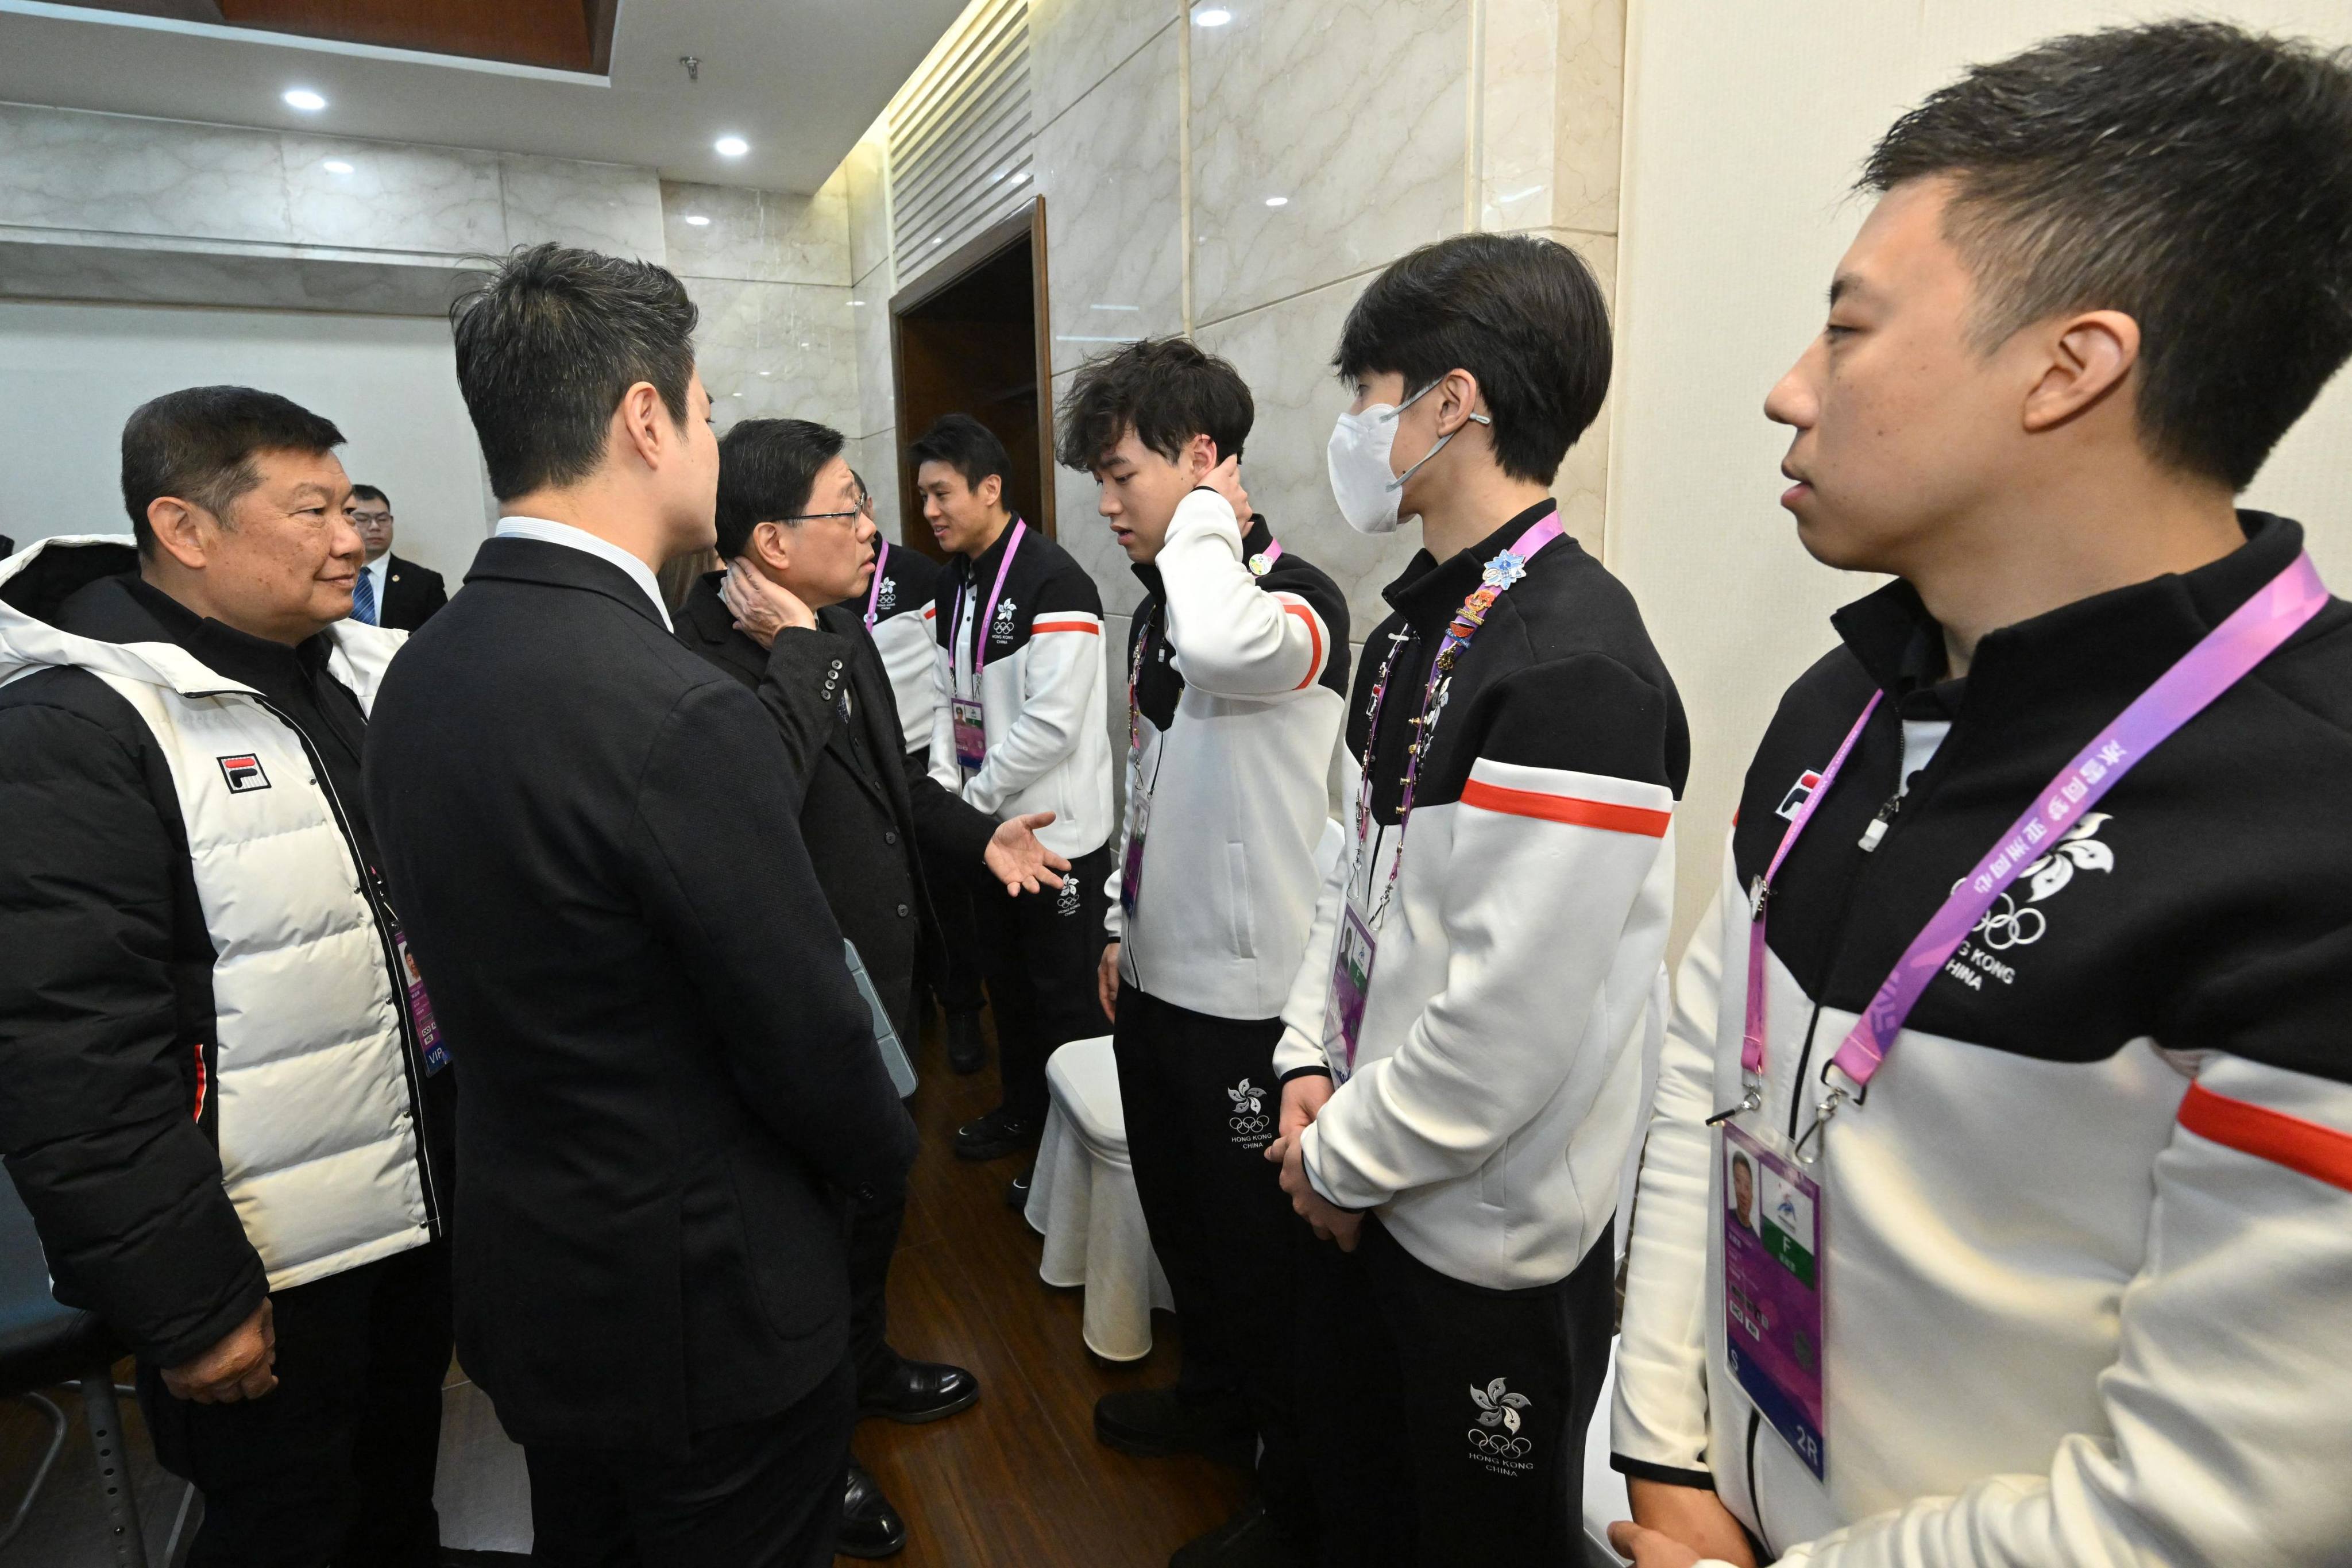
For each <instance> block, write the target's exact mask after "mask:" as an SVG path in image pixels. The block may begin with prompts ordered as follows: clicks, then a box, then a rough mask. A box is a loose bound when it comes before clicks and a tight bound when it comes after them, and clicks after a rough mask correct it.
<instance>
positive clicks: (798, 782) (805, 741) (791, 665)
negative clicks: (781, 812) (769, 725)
mask: <svg viewBox="0 0 2352 1568" xmlns="http://www.w3.org/2000/svg"><path fill="white" fill-rule="evenodd" d="M849 657H850V650H849V644H848V643H847V642H846V641H845V640H844V639H843V638H840V637H835V636H833V635H832V634H830V633H828V632H823V631H815V630H810V629H806V628H803V627H799V626H787V627H785V628H784V629H783V630H782V631H780V632H778V633H777V634H776V642H775V646H774V647H772V648H770V649H769V650H768V670H767V673H766V674H765V675H763V676H761V678H760V704H761V707H763V708H765V709H767V710H768V716H769V717H770V718H772V719H773V720H774V721H775V723H776V733H777V734H778V736H779V737H781V738H782V741H783V742H784V756H785V758H786V760H787V761H788V762H789V763H790V764H791V769H792V780H793V810H794V812H795V813H797V812H798V810H799V805H800V797H801V796H802V795H805V794H806V793H807V791H808V781H809V775H810V773H813V772H814V771H815V768H816V759H817V753H818V752H822V751H824V743H825V741H826V739H827V738H828V737H829V736H830V735H831V734H832V732H833V726H834V725H835V724H837V723H839V722H840V720H839V718H838V717H837V716H836V709H837V706H838V704H839V703H840V700H841V693H842V690H843V689H844V688H845V687H846V686H847V685H848V684H849V673H848V672H849Z"/></svg>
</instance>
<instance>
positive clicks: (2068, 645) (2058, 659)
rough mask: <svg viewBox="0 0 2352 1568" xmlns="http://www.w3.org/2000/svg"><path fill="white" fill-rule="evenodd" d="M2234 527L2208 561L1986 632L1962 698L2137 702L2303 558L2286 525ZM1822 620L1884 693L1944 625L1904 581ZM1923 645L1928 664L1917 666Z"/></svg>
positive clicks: (2263, 516) (1909, 671) (2258, 518)
mask: <svg viewBox="0 0 2352 1568" xmlns="http://www.w3.org/2000/svg"><path fill="white" fill-rule="evenodd" d="M2238 522H2239V525H2240V526H2241V527H2242V528H2243V529H2244V530H2245V531H2246V542H2245V543H2244V544H2242V545H2241V546H2240V547H2239V548H2237V549H2236V550H2233V551H2231V552H2230V553H2229V554H2227V555H2224V556H2223V557H2221V559H2220V560H2219V561H2213V562H2209V563H2206V564H2205V565H2203V566H2200V567H2198V568H2197V569H2196V570H2195V571H2193V572H2180V573H2167V574H2165V575H2163V576H2161V577H2154V578H2150V579H2149V580H2148V581H2147V582H2145V583H2135V584H2131V585H2130V586H2128V587H2124V588H2116V589H2112V590H2110V591H2109V592H2107V593H2105V594H2095V595H2092V596H2091V597H2089V598H2087V599H2078V600H2076V601H2075V602H2074V603H2073V604H2071V605H2060V606H2059V607H2058V608H2056V609H2054V610H2051V611H2048V612H2046V613H2044V614H2042V615H2039V616H2033V617H2032V618H2031V619H2029V620H2023V621H2019V622H2018V623H2017V624H2015V625H2014V626H2003V627H2001V628H2000V630H1998V631H1993V632H1989V633H1987V634H1986V635H1985V637H1984V638H1983V640H1981V641H1980V642H1979V643H1978V644H1977V650H1976V656H1975V657H1974V658H1971V659H1970V660H1969V677H1968V685H1967V691H1966V696H1965V698H1964V700H1965V702H1966V703H1967V704H1968V705H1969V707H1971V708H1980V707H1981V705H1983V704H1986V703H1991V704H1993V705H1995V706H1996V707H1998V708H2000V710H2003V711H2008V710H2010V708H2011V705H2012V704H2015V703H2018V702H2021V701H2026V700H2031V698H2032V695H2033V694H2034V693H2036V692H2037V691H2040V690H2042V689H2048V688H2051V687H2053V685H2058V686H2063V688H2064V689H2066V690H2067V691H2068V692H2070V693H2072V694H2074V696H2076V697H2078V698H2088V697H2092V696H2106V697H2111V698H2113V699H2114V700H2115V701H2116V702H2118V703H2123V702H2128V701H2130V700H2132V699H2133V698H2135V697H2137V696H2138V695H2139V694H2140V693H2141V692H2142V691H2145V690H2147V688H2148V687H2149V686H2150V685H2152V684H2154V682H2155V681H2156V679H2157V678H2158V676H2160V675H2162V674H2163V673H2164V672H2165V671H2166V670H2167V669H2169V668H2171V667H2172V666H2173V665H2174V664H2175V663H2176V662H2178V661H2179V658H2180V657H2181V656H2182V655H2183V654H2186V653H2187V652H2188V651H2189V649H2190V648H2192V647H2196V646H2197V643H2198V641H2199V640H2200V638H2202V637H2204V636H2205V634H2206V633H2208V632H2210V631H2211V630H2212V629H2213V628H2214V627H2215V626H2219V625H2220V624H2221V622H2222V621H2224V620H2226V619H2228V618H2229V616H2230V614H2231V612H2232V611H2234V610H2235V609H2237V608H2238V606H2239V605H2242V604H2244V603H2245V602H2246V601H2247V600H2248V599H2251V598H2252V597H2253V595H2254V594H2255V592H2256V591H2257V590H2258V589H2260V588H2261V587H2262V586H2263V584H2265V583H2267V582H2269V581H2270V580H2271V579H2272V578H2273V577H2275V576H2277V575H2278V574H2279V573H2281V572H2282V571H2284V570H2285V569H2286V567H2287V565H2288V564H2289V563H2292V562H2293V561H2294V558H2295V557H2296V556H2297V555H2299V554H2301V553H2302V552H2303V529H2302V527H2301V526H2300V525H2299V524H2297V523H2294V522H2293V521H2289V520H2287V519H2285V518H2283V517H2273V516H2271V515H2270V514H2269V513H2267V512H2259V511H2240V512H2239V513H2238ZM1830 619H1831V624H1832V625H1833V626H1835V627H1836V628H1837V633H1838V636H1839V637H1841V638H1842V639H1843V641H1844V643H1845V646H1846V647H1847V648H1848V649H1849V650H1850V651H1852V653H1853V656H1854V658H1856V659H1857V660H1859V661H1860V662H1861V664H1862V667H1863V668H1864V671H1865V672H1866V673H1867V674H1868V675H1869V676H1870V678H1871V679H1873V680H1874V681H1876V682H1877V683H1878V685H1879V687H1880V688H1881V689H1884V690H1885V691H1887V692H1889V693H1890V694H1894V695H1896V696H1900V695H1901V694H1902V693H1903V692H1904V691H1905V690H1906V689H1911V688H1915V687H1917V686H1918V685H1919V684H1920V683H1921V679H1922V677H1923V673H1924V672H1926V671H1927V670H1930V669H1933V668H1939V667H1940V654H1941V650H1942V646H1943V645H1942V638H1943V628H1942V627H1941V626H1938V625H1937V622H1936V619H1935V617H1934V616H1930V615H1929V614H1928V613H1927V606H1926V605H1924V604H1922V603H1921V602H1920V600H1919V595H1918V592H1917V590H1916V589H1914V588H1913V587H1912V586H1911V584H1908V583H1906V582H1903V581H1901V580H1899V579H1898V580H1897V581H1895V582H1893V583H1890V584H1887V585H1886V586H1885V587H1884V588H1881V589H1879V590H1878V591H1877V592H1876V593H1874V594H1872V595H1869V596H1868V597H1866V598H1863V599H1858V600H1856V601H1855V602H1854V603H1853V604H1851V605H1846V606H1845V607H1844V608H1843V609H1842V610H1840V611H1838V612H1837V613H1836V614H1835V615H1834V616H1831V617H1830ZM1927 649H1932V650H1933V652H1934V653H1935V655H1937V657H1936V658H1927V655H1926V653H1925V652H1923V650H1927Z"/></svg>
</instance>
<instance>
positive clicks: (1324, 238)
mask: <svg viewBox="0 0 2352 1568" xmlns="http://www.w3.org/2000/svg"><path fill="white" fill-rule="evenodd" d="M1469 16H1470V11H1469V7H1468V6H1466V5H1461V4H1459V0H1347V3H1346V4H1339V5H1299V4H1292V5H1265V6H1244V5H1237V6H1235V7H1234V19H1233V21H1232V22H1231V23H1230V24H1228V25H1227V26H1222V27H1213V28H1211V27H1194V28H1193V30H1192V32H1193V37H1192V200H1193V214H1192V226H1193V242H1192V243H1193V250H1192V304H1193V320H1194V322H1195V323H1196V324H1199V323H1203V322H1211V321H1222V320H1224V319H1225V318H1227V317H1230V316H1234V315H1237V314H1239V313H1240V312H1242V311H1244V310H1251V309H1253V308H1255V307H1257V306H1260V305H1265V304H1268V303H1270V302H1272V301H1275V300H1286V299H1288V298H1290V297H1292V296H1294V295H1297V294H1300V293H1303V292H1305V291H1307V290H1308V289H1315V288H1318V287H1319V286H1321V285H1323V284H1326V283H1328V282H1331V281H1332V280H1334V279H1341V278H1347V277H1350V276H1353V275H1356V274H1359V273H1361V272H1363V271H1364V270H1366V269H1367V268H1372V267H1376V266H1379V265H1380V264H1381V263H1383V262H1386V261H1390V260H1392V259H1393V258H1396V257H1398V256H1401V255H1402V254H1403V253H1404V252H1405V251H1407V250H1410V249H1412V247H1414V246H1417V245H1422V244H1425V243H1426V242H1428V241H1430V240H1433V239H1438V238H1442V237H1444V236H1446V235H1448V234H1453V233H1456V232H1458V231H1459V230H1460V229H1461V227H1462V220H1463V203H1464V196H1463V192H1464V169H1465V159H1466V156H1467V148H1466V146H1465V140H1466V136H1467V124H1466V115H1467V106H1468V100H1467V96H1466V95H1467V93H1468V91H1469V74H1470V72H1469V64H1470V58H1469V57H1470V47H1469V25H1470V24H1469ZM1335 105H1353V106H1355V107H1354V109H1353V111H1352V112H1336V111H1335V110H1334V106H1335ZM1269 200H1278V201H1279V202H1280V203H1282V204H1283V205H1278V206H1269V205H1267V203H1268V201H1269Z"/></svg>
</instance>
